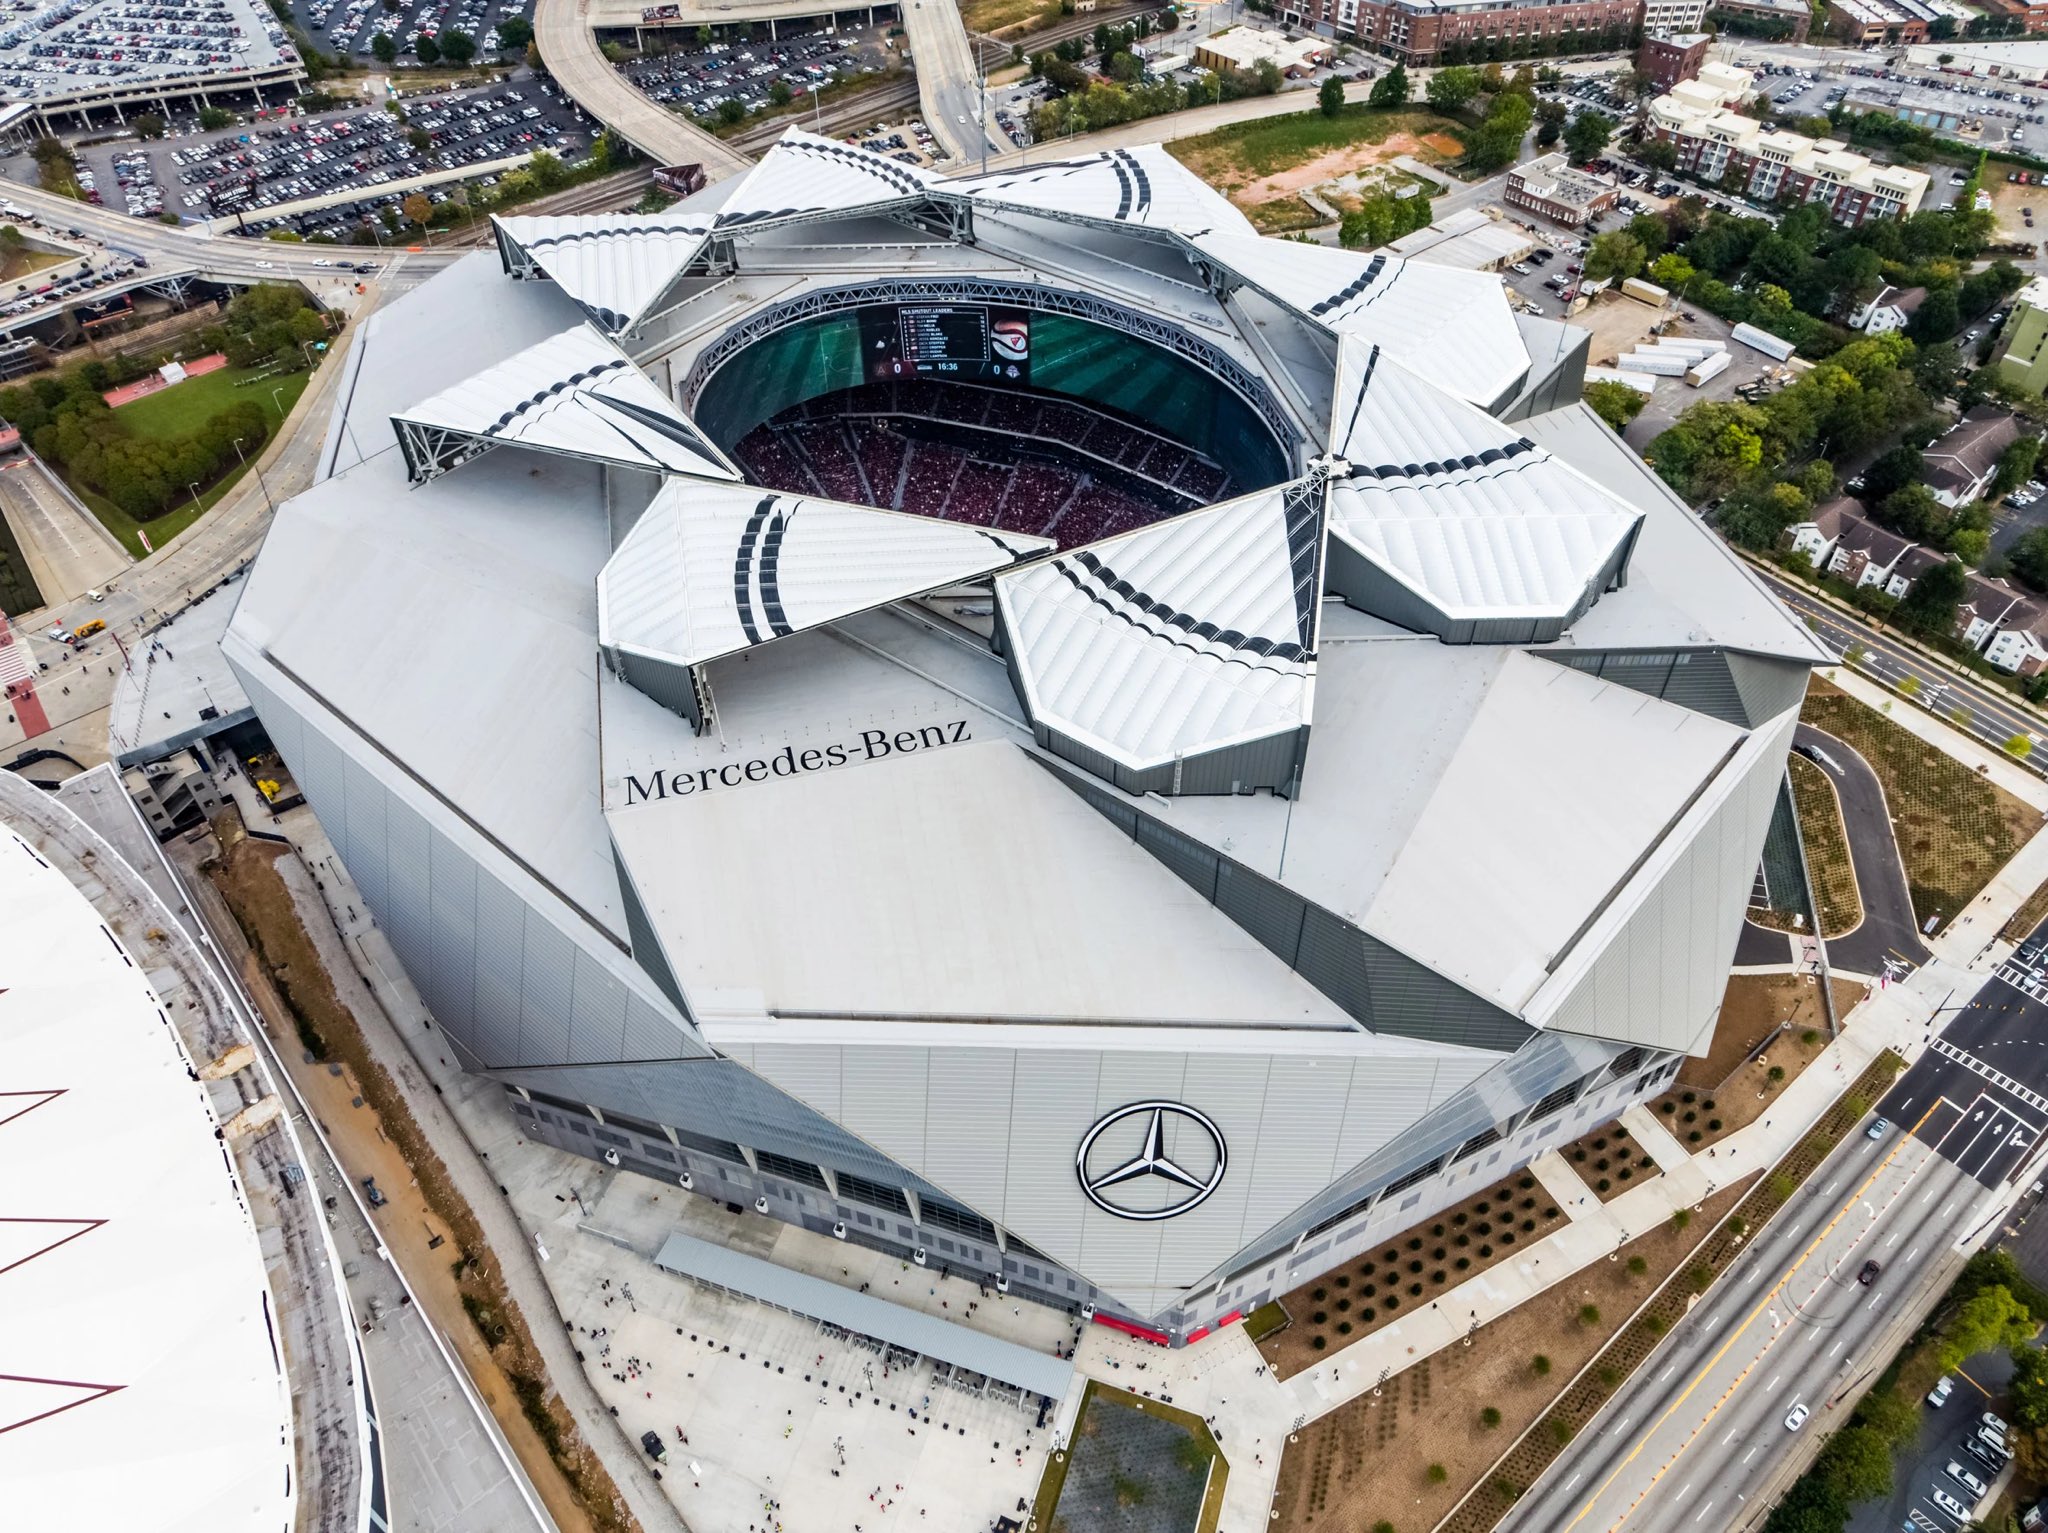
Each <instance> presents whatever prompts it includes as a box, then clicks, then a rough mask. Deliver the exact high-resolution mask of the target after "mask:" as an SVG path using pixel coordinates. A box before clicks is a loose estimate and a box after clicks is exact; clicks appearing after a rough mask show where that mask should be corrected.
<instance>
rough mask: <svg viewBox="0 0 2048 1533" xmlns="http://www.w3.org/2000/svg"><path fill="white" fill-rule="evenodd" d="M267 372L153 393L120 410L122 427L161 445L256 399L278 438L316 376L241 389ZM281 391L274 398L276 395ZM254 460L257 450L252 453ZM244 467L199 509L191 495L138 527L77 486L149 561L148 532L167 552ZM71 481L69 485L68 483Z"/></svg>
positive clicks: (232, 370)
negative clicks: (241, 383) (281, 425)
mask: <svg viewBox="0 0 2048 1533" xmlns="http://www.w3.org/2000/svg"><path fill="white" fill-rule="evenodd" d="M264 371H265V369H263V368H260V367H224V368H222V369H221V370H220V371H219V372H216V373H207V374H206V375H205V376H204V377H200V378H191V379H187V380H186V381H185V382H183V383H179V384H174V385H172V386H171V387H170V388H167V389H165V390H163V391H162V392H161V393H156V394H151V395H148V396H146V397H145V398H142V399H138V400H136V401H135V402H134V403H133V404H127V405H123V406H121V409H120V411H119V412H118V413H119V416H120V420H121V422H122V424H123V425H125V426H127V427H128V429H129V430H130V431H133V432H134V433H135V434H136V435H137V436H140V437H149V438H152V439H154V440H157V441H162V440H164V439H166V438H169V437H179V436H184V435H186V434H187V433H188V432H191V431H195V430H197V429H198V428H199V427H200V426H202V425H204V424H205V423H206V422H207V421H208V420H210V419H212V417H214V416H215V415H217V414H219V413H220V412H221V411H222V410H223V409H225V408H226V407H227V406H229V405H231V404H237V403H239V402H241V401H242V400H245V399H253V400H255V401H257V402H258V403H260V404H261V405H262V406H263V411H264V414H265V415H266V416H267V417H268V418H269V420H270V428H271V431H272V433H273V434H275V433H276V430H277V424H278V422H279V421H280V420H282V419H284V418H285V417H286V416H288V415H290V414H291V413H292V406H293V405H295V404H297V403H298V402H299V395H301V394H303V393H304V392H305V391H306V384H307V382H308V381H309V379H310V377H311V375H310V374H308V373H283V374H280V375H278V376H276V377H274V378H270V379H267V380H264V381H262V382H257V383H251V384H250V385H249V386H248V387H246V388H236V387H235V384H236V381H237V380H238V379H243V378H256V377H258V376H259V375H261V374H262V373H263V372H264ZM273 390H277V391H279V392H277V393H275V394H273V393H272V391H273ZM249 451H250V455H251V456H252V457H253V456H254V455H255V451H256V449H254V448H253V447H252V448H251V449H249ZM247 472H248V470H247V469H246V468H245V467H236V468H233V469H231V470H229V471H228V473H227V474H226V475H225V476H224V477H223V478H222V479H220V480H219V481H218V482H217V483H216V484H214V485H213V486H212V487H211V488H210V489H204V490H202V491H201V492H200V495H199V504H198V505H196V506H195V505H193V503H192V500H191V497H190V496H187V497H186V499H185V502H184V504H182V505H180V506H177V507H175V508H173V509H172V510H170V511H167V512H165V513H164V514H163V515H162V516H159V517H156V518H155V519H153V520H151V521H147V522H138V521H136V520H135V519H134V518H133V517H131V516H129V515H128V514H127V513H126V512H125V511H123V510H122V509H121V508H120V507H119V506H117V505H115V504H114V503H113V502H112V501H110V500H108V499H106V498H105V497H104V496H101V495H95V494H93V493H92V492H91V491H90V490H87V489H84V488H82V487H81V486H79V485H76V484H74V485H72V486H71V488H72V490H73V491H74V492H75V493H76V494H77V495H78V498H79V499H80V500H82V501H84V502H85V503H86V505H88V506H90V507H91V508H92V513H93V515H95V516H97V517H98V518H99V519H100V521H101V522H102V523H103V524H104V525H105V526H106V529H107V530H108V531H109V532H111V533H113V535H114V536H115V537H117V538H119V539H120V540H121V544H122V546H123V547H125V548H126V549H127V550H128V552H130V553H131V554H133V555H135V557H136V558H138V559H141V558H146V557H147V556H148V554H149V549H147V548H145V547H144V546H143V543H142V533H143V530H144V529H145V528H146V529H148V532H149V541H150V543H151V544H153V545H154V546H155V547H157V548H162V547H163V546H164V545H165V544H166V543H168V542H170V541H171V539H172V538H175V537H176V536H177V535H178V534H179V533H181V532H183V531H184V530H185V529H186V528H187V527H190V526H191V525H192V524H193V523H194V522H196V521H198V520H199V518H200V516H201V514H202V513H203V512H205V511H210V510H212V509H213V507H214V506H215V505H216V504H218V503H219V501H220V499H221V497H222V496H223V495H226V494H227V493H228V492H229V491H230V490H232V489H233V488H234V487H235V486H236V485H237V484H239V483H240V482H241V480H242V476H243V475H244V474H245V473H247ZM67 482H68V481H67Z"/></svg>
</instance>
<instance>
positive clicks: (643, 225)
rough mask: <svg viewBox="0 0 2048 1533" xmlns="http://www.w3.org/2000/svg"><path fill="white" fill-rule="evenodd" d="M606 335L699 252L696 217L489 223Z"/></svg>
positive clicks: (701, 233) (627, 324)
mask: <svg viewBox="0 0 2048 1533" xmlns="http://www.w3.org/2000/svg"><path fill="white" fill-rule="evenodd" d="M491 222H492V223H494V224H496V225H497V227H498V228H499V230H500V231H502V232H503V234H504V235H505V237H506V238H507V239H509V240H511V242H512V243H513V244H514V245H516V246H518V247H519V249H521V250H522V251H524V252H525V253H526V255H527V256H528V257H529V258H530V259H531V260H532V261H533V262H534V264H535V265H537V266H538V267H540V269H541V270H542V271H544V272H546V273H547V274H548V276H549V277H551V278H553V279H554V282H555V285H556V286H558V287H560V288H561V290H562V291H563V292H565V293H567V294H568V295H569V296H570V297H571V298H573V299H575V300H576V302H577V303H578V304H579V305H580V306H581V307H582V309H583V311H584V313H586V314H588V315H589V316H590V317H591V319H592V320H594V321H596V323H597V324H598V325H600V326H601V327H602V328H604V329H605V330H608V331H610V332H612V333H613V334H617V333H618V332H619V331H622V330H626V329H630V328H631V327H632V325H633V322H634V321H635V320H637V319H639V318H640V317H641V316H642V315H643V314H644V313H645V312H646V311H647V309H648V307H649V306H650V305H651V304H652V303H653V302H654V301H655V299H657V298H659V297H660V296H661V295H662V293H663V291H664V290H666V289H667V287H668V285H669V284H670V283H671V282H673V281H675V279H676V278H677V277H678V276H679V275H681V273H682V271H683V268H684V267H686V266H688V265H689V264H690V261H691V259H692V258H693V257H694V256H695V255H696V254H697V252H698V251H699V250H701V249H703V247H704V240H705V236H706V235H708V234H709V233H710V230H711V220H710V219H708V218H706V217H704V216H703V215H702V214H698V213H652V214H647V215H644V216H641V215H635V214H630V213H577V214H568V215H563V216H560V217H553V218H548V217H518V218H493V219H492V220H491Z"/></svg>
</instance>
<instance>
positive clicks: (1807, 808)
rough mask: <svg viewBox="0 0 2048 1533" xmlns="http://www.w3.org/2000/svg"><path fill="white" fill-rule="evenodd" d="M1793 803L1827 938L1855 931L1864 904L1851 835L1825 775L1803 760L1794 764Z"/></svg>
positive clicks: (1797, 760) (1809, 762) (1807, 866)
mask: <svg viewBox="0 0 2048 1533" xmlns="http://www.w3.org/2000/svg"><path fill="white" fill-rule="evenodd" d="M1789 765H1790V770H1791V773H1792V801H1793V803H1794V804H1796V805H1797V806H1798V809H1799V839H1800V840H1801V841H1803V842H1804V843H1805V845H1806V873H1807V878H1808V880H1809V881H1810V883H1811V884H1812V887H1813V900H1814V904H1815V905H1817V906H1818V907H1819V910H1818V911H1817V913H1816V915H1817V919H1818V920H1819V921H1820V934H1821V935H1822V936H1823V937H1839V936H1841V935H1842V933H1843V932H1846V931H1854V930H1855V929H1856V927H1857V926H1858V925H1859V924H1861V922H1862V920H1863V900H1862V897H1861V896H1860V895H1859V894H1858V892H1857V889H1856V868H1855V864H1854V863H1853V862H1852V861H1851V860H1850V857H1849V835H1848V832H1847V831H1845V830H1844V829H1843V828H1842V806H1841V804H1840V802H1839V801H1838V800H1837V799H1836V798H1835V789H1834V785H1833V784H1832V783H1830V782H1829V781H1828V778H1827V774H1826V773H1825V772H1823V771H1822V770H1821V769H1820V768H1819V767H1817V766H1815V765H1814V764H1813V763H1812V762H1811V761H1808V760H1807V759H1806V758H1805V757H1803V756H1794V757H1792V758H1791V760H1790V764H1789Z"/></svg>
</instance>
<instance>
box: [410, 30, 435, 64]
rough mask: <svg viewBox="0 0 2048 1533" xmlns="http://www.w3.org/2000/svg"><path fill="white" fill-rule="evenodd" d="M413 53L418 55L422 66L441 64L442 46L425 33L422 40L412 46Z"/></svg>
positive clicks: (421, 35)
mask: <svg viewBox="0 0 2048 1533" xmlns="http://www.w3.org/2000/svg"><path fill="white" fill-rule="evenodd" d="M412 51H413V52H414V53H415V54H416V55H418V57H419V61H420V62H421V63H422V64H438V63H440V62H441V45H440V44H439V43H438V42H436V41H434V39H433V38H432V37H431V36H429V35H428V34H427V33H425V32H422V33H421V34H420V40H419V41H418V42H416V43H414V44H413V45H412Z"/></svg>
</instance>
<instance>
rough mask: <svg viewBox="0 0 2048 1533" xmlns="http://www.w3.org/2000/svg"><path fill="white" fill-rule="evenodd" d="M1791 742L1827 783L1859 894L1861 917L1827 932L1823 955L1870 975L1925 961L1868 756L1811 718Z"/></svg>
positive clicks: (1839, 966)
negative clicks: (1839, 930) (1853, 923)
mask: <svg viewBox="0 0 2048 1533" xmlns="http://www.w3.org/2000/svg"><path fill="white" fill-rule="evenodd" d="M1796 743H1797V748H1798V749H1799V750H1800V752H1801V753H1802V754H1803V755H1805V756H1806V757H1807V759H1808V760H1810V761H1812V763H1813V764H1814V765H1815V766H1817V767H1819V768H1820V769H1821V770H1822V771H1823V772H1825V773H1826V774H1827V777H1828V781H1829V782H1830V783H1832V784H1833V785H1834V789H1835V797H1836V799H1837V800H1838V801H1839V802H1840V803H1841V806H1842V822H1843V829H1844V830H1845V831H1846V832H1847V833H1848V837H1849V860H1850V862H1851V863H1852V864H1853V865H1854V867H1855V870H1856V891H1857V893H1858V894H1859V895H1860V896H1861V897H1862V900H1863V920H1862V921H1861V922H1860V923H1859V924H1858V925H1857V926H1856V927H1855V929H1854V930H1852V931H1847V932H1844V933H1843V934H1842V935H1841V936H1839V937H1830V938H1828V963H1829V964H1830V966H1832V967H1833V968H1836V969H1843V970H1846V971H1848V972H1849V973H1851V974H1868V975H1873V976H1875V975H1879V974H1883V973H1885V972H1886V971H1887V970H1891V971H1893V972H1900V971H1903V970H1904V969H1907V968H1917V967H1919V965H1921V964H1923V963H1925V962H1926V961H1927V949H1926V948H1925V947H1923V946H1922V945H1921V942H1920V924H1919V921H1918V920H1917V919H1916V918H1915V916H1914V914H1913V897H1912V895H1911V894H1910V893H1909V892H1908V890H1907V886H1906V870H1905V868H1904V867H1903V866H1902V865H1901V864H1900V862H1899V850H1898V845H1897V843H1896V842H1895V841H1894V840H1893V839H1892V819H1891V810H1890V809H1889V808H1888V807H1887V806H1886V804H1885V797H1884V786H1883V784H1881V783H1880V782H1879V781H1878V780H1877V774H1876V773H1875V772H1873V771H1871V769H1870V763H1869V762H1867V761H1865V760H1864V759H1863V758H1862V757H1861V756H1860V755H1858V754H1857V753H1856V752H1855V751H1854V750H1852V749H1851V748H1850V747H1849V746H1847V745H1845V744H1843V743H1842V742H1841V741H1840V740H1838V739H1836V738H1835V737H1834V736H1833V735H1830V734H1824V733H1822V732H1821V731H1820V730H1818V729H1815V728H1814V727H1813V726H1812V725H1811V724H1801V725H1800V726H1799V734H1798V738H1797V742H1796Z"/></svg>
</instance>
